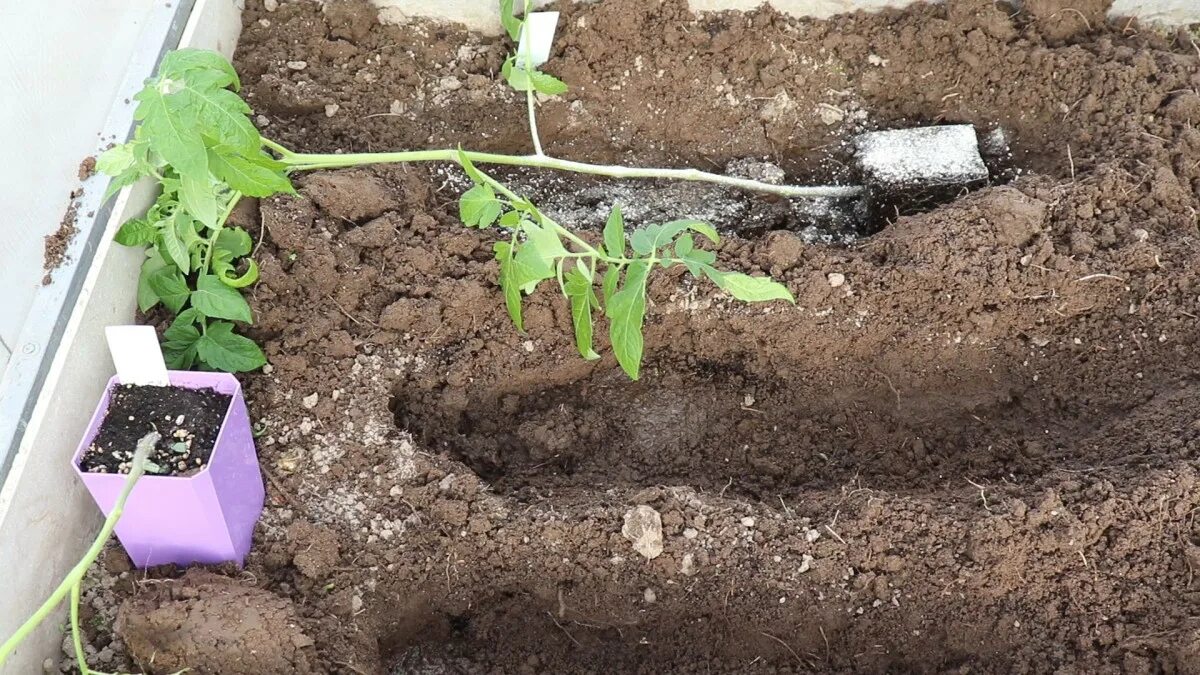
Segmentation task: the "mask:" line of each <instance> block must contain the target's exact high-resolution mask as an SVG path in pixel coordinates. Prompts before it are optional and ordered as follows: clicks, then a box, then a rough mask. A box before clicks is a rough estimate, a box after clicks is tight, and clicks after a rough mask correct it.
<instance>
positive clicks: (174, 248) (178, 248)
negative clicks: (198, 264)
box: [158, 222, 191, 274]
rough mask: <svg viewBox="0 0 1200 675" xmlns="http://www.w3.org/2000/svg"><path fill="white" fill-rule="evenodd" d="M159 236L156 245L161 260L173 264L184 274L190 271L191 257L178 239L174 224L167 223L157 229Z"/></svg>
mask: <svg viewBox="0 0 1200 675" xmlns="http://www.w3.org/2000/svg"><path fill="white" fill-rule="evenodd" d="M159 234H160V236H159V239H158V244H159V250H160V252H161V253H162V255H163V259H165V260H169V261H171V262H173V263H175V266H176V267H178V268H179V271H180V272H183V273H184V274H187V273H188V272H189V271H191V257H190V256H189V255H188V249H187V246H186V245H185V244H184V243H183V240H182V239H180V238H179V233H178V232H177V231H176V230H175V226H174V223H172V222H167V223H166V225H165V226H164V227H162V228H161V229H159Z"/></svg>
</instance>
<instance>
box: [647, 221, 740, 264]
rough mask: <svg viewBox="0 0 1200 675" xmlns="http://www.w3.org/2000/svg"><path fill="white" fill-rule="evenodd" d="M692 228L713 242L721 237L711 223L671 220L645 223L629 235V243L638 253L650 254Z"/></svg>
mask: <svg viewBox="0 0 1200 675" xmlns="http://www.w3.org/2000/svg"><path fill="white" fill-rule="evenodd" d="M685 230H693V231H695V232H699V233H700V234H702V235H704V236H705V237H708V239H709V240H711V241H712V242H713V243H714V244H715V243H717V242H719V241H720V240H721V239H720V237H719V236H718V235H717V231H716V229H715V228H713V226H712V225H709V224H708V223H706V222H704V221H702V220H673V221H671V222H669V223H664V224H662V225H647V226H645V227H642V228H640V229H638V230H635V231H634V233H633V234H632V235H631V236H630V237H629V243H630V245H631V246H633V250H634V251H636V252H637V253H638V254H639V255H651V254H652V253H654V252H655V251H657V250H658V249H660V248H662V247H663V246H666V245H667V244H670V243H671V241H672V240H673V239H674V238H675V236H676V235H678V234H679V233H680V232H683V231H685Z"/></svg>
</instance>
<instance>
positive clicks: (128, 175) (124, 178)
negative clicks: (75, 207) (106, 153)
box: [100, 170, 142, 203]
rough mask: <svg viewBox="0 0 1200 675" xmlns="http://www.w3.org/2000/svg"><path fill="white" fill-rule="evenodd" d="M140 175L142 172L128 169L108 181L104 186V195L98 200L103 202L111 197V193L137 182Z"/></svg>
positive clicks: (113, 193)
mask: <svg viewBox="0 0 1200 675" xmlns="http://www.w3.org/2000/svg"><path fill="white" fill-rule="evenodd" d="M141 177H142V174H140V173H138V172H137V171H133V170H130V171H126V172H125V173H123V174H121V175H120V176H117V177H115V178H113V179H112V180H110V181H108V187H106V188H104V196H103V197H101V198H100V202H101V203H104V202H107V201H108V200H109V199H112V196H113V195H115V194H117V193H118V192H120V191H121V190H124V189H125V188H127V187H129V186H130V185H133V184H134V183H136V182H138V179H139V178H141Z"/></svg>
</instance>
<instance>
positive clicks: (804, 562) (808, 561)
mask: <svg viewBox="0 0 1200 675" xmlns="http://www.w3.org/2000/svg"><path fill="white" fill-rule="evenodd" d="M814 560H815V558H813V557H812V556H811V555H809V554H807V553H805V554H804V555H803V556H802V557H801V558H800V567H799V568H797V569H796V573H797V574H804V573H805V572H807V571H809V570H810V569H812V564H813V562H814Z"/></svg>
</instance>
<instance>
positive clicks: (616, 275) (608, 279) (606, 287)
mask: <svg viewBox="0 0 1200 675" xmlns="http://www.w3.org/2000/svg"><path fill="white" fill-rule="evenodd" d="M620 282H621V268H620V267H617V266H616V265H609V266H608V269H607V270H605V271H604V281H603V282H602V283H601V285H600V288H601V289H602V291H603V293H604V306H605V307H608V306H609V304H611V303H612V296H613V293H616V292H617V284H619V283H620Z"/></svg>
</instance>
